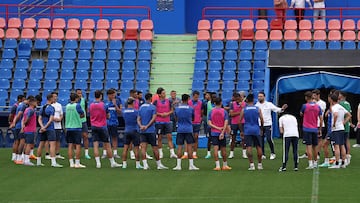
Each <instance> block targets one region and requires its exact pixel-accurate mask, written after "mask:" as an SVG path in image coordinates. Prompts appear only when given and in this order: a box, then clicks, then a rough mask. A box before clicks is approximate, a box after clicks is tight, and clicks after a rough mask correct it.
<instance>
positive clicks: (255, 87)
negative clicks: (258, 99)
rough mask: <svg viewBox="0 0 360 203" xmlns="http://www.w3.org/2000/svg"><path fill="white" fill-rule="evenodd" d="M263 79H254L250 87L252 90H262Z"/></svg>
mask: <svg viewBox="0 0 360 203" xmlns="http://www.w3.org/2000/svg"><path fill="white" fill-rule="evenodd" d="M264 86H265V85H264V81H263V80H255V81H253V83H252V89H253V90H260V91H262V90H264Z"/></svg>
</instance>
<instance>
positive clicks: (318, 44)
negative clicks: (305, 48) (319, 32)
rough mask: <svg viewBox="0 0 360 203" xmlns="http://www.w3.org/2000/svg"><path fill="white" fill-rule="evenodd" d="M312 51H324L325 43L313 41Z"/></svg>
mask: <svg viewBox="0 0 360 203" xmlns="http://www.w3.org/2000/svg"><path fill="white" fill-rule="evenodd" d="M313 49H315V50H326V42H325V41H322V40H317V41H314V45H313Z"/></svg>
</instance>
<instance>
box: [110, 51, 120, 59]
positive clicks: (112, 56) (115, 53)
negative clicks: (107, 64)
mask: <svg viewBox="0 0 360 203" xmlns="http://www.w3.org/2000/svg"><path fill="white" fill-rule="evenodd" d="M108 60H117V61H120V60H121V52H120V51H119V50H110V51H109V52H108Z"/></svg>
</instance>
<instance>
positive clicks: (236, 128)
mask: <svg viewBox="0 0 360 203" xmlns="http://www.w3.org/2000/svg"><path fill="white" fill-rule="evenodd" d="M230 127H231V135H233V136H234V135H235V136H236V135H237V133H238V131H240V126H239V125H238V124H231V125H230Z"/></svg>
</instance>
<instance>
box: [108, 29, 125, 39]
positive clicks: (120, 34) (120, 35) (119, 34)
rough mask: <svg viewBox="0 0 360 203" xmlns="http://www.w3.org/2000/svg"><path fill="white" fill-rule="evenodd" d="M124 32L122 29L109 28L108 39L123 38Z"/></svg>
mask: <svg viewBox="0 0 360 203" xmlns="http://www.w3.org/2000/svg"><path fill="white" fill-rule="evenodd" d="M123 39H124V34H123V31H122V30H111V32H110V40H123Z"/></svg>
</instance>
